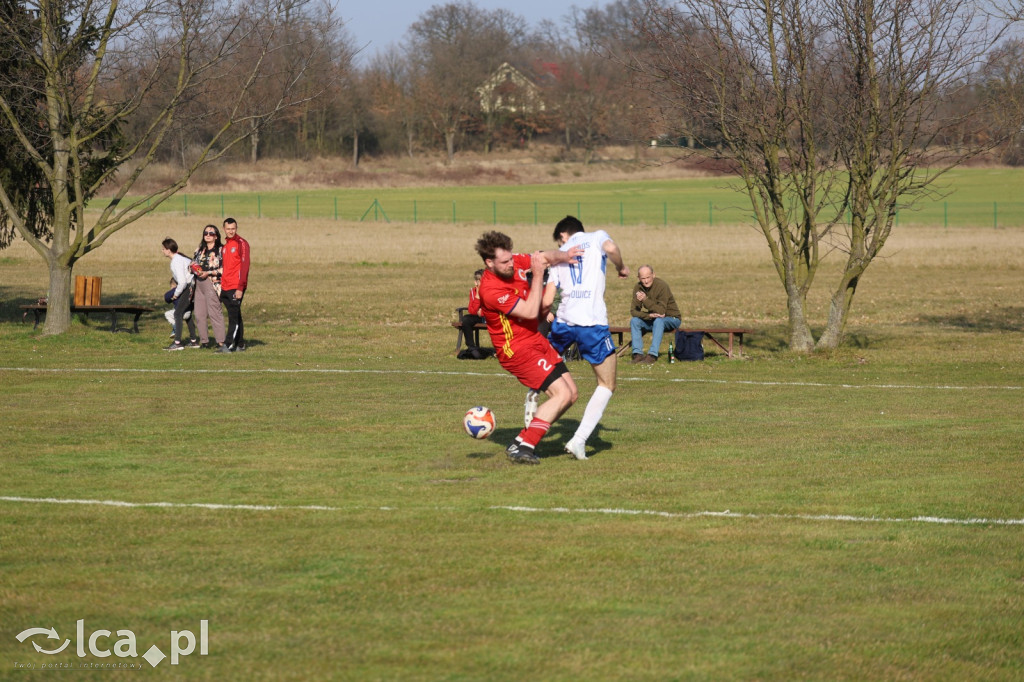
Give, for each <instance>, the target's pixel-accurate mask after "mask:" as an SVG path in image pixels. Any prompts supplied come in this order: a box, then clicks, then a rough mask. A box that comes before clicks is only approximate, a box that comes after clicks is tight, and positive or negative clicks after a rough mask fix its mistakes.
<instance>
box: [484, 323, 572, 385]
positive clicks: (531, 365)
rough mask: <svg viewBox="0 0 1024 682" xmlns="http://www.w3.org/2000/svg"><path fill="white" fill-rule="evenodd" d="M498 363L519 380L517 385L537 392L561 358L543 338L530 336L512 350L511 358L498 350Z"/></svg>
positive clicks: (534, 335)
mask: <svg viewBox="0 0 1024 682" xmlns="http://www.w3.org/2000/svg"><path fill="white" fill-rule="evenodd" d="M498 361H499V362H500V363H501V366H502V367H504V368H505V369H506V370H508V372H509V373H510V374H511V375H512V376H514V377H515V378H516V379H519V383H521V384H522V385H523V386H526V387H527V388H531V389H533V390H535V391H537V390H540V387H541V386H542V385H543V384H544V380H545V379H547V378H548V375H549V374H551V372H553V371H554V370H555V367H556V366H557V365H558V363H560V362H562V356H561V355H559V354H558V351H556V350H555V349H554V348H552V347H551V344H550V343H548V340H547V339H545V338H544V337H543V336H541V335H540V334H531V335H530V336H529V337H528V338H526V339H523V340H522V341H520V342H519V343H517V344H516V345H515V347H513V348H512V357H511V358H507V357H505V354H504V353H503V352H501V351H500V350H499V351H498Z"/></svg>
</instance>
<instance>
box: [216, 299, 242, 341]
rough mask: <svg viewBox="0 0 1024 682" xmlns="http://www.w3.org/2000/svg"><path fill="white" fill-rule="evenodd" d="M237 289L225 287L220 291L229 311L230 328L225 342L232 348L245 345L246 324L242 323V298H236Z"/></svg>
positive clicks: (222, 301)
mask: <svg viewBox="0 0 1024 682" xmlns="http://www.w3.org/2000/svg"><path fill="white" fill-rule="evenodd" d="M235 291H236V290H235V289H223V290H222V291H221V292H220V302H221V303H223V304H224V308H225V309H227V311H228V329H227V334H226V335H225V337H224V343H226V344H227V345H228V347H230V348H238V347H239V346H244V345H245V326H244V325H243V324H242V299H241V298H235ZM243 296H244V294H243Z"/></svg>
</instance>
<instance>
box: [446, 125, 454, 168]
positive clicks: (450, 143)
mask: <svg viewBox="0 0 1024 682" xmlns="http://www.w3.org/2000/svg"><path fill="white" fill-rule="evenodd" d="M444 144H445V147H446V148H447V150H448V163H449V164H451V162H452V161H454V160H455V131H454V130H446V131H445V133H444Z"/></svg>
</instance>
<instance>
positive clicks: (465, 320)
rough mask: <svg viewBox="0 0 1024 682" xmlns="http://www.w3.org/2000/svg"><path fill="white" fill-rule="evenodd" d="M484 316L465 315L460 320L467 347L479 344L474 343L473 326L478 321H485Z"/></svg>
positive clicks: (474, 346)
mask: <svg viewBox="0 0 1024 682" xmlns="http://www.w3.org/2000/svg"><path fill="white" fill-rule="evenodd" d="M483 321H484V318H482V317H480V316H479V315H469V314H466V315H463V316H462V319H461V320H460V322H461V324H462V338H464V339H465V340H466V348H476V347H477V345H476V344H475V343H473V337H474V331H475V330H474V329H473V327H474V326H475V325H476V323H477V322H483Z"/></svg>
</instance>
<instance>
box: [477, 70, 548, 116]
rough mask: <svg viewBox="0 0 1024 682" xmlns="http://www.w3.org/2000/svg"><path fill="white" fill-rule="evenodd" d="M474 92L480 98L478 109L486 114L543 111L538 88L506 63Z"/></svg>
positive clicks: (542, 102)
mask: <svg viewBox="0 0 1024 682" xmlns="http://www.w3.org/2000/svg"><path fill="white" fill-rule="evenodd" d="M476 92H477V95H479V96H480V108H481V109H483V111H484V113H486V114H493V113H499V112H503V113H512V114H522V113H537V112H540V111H544V109H545V105H544V98H543V97H541V93H540V88H539V87H538V86H537V85H536V83H534V82H533V81H532V80H531V79H530V78H529V77H527V76H526V75H525V74H524V73H523V72H522V71H520V70H519V69H517V68H516V67H514V66H512V65H511V64H509V63H508V62H505V63H503V64H502V65H501V66H499V67H498V68H497V69H496V70H495V71H494V73H493V74H491V75H490V77H488V78H487V80H485V81H484V82H483V84H482V85H481V86H480V87H479V88H477V89H476Z"/></svg>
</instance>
